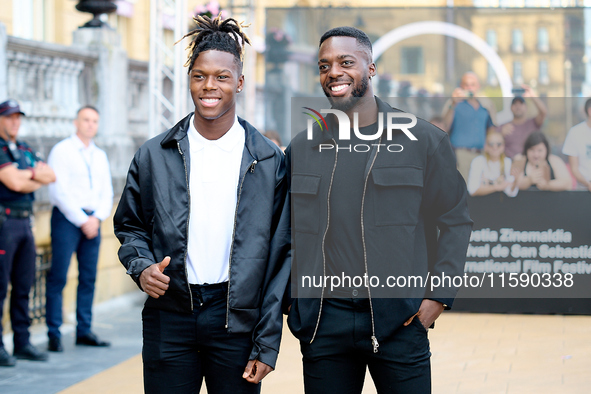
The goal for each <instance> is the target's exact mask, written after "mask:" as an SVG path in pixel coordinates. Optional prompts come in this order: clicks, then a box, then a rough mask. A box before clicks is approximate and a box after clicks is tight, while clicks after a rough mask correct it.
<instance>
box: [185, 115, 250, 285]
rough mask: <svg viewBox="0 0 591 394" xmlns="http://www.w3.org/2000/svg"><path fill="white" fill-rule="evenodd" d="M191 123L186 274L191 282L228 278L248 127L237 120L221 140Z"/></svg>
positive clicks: (201, 282) (217, 281)
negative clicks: (241, 166)
mask: <svg viewBox="0 0 591 394" xmlns="http://www.w3.org/2000/svg"><path fill="white" fill-rule="evenodd" d="M193 119H194V118H193V117H192V118H191V121H190V124H191V126H190V127H189V133H188V136H189V146H190V151H191V155H190V160H191V168H190V176H189V190H190V193H191V212H190V214H189V241H188V245H187V275H188V278H189V283H191V284H199V285H201V284H204V283H208V284H213V283H221V282H225V281H227V280H228V268H229V262H230V248H231V247H232V234H233V232H234V216H235V213H236V200H237V198H238V194H237V193H238V180H239V178H240V163H241V162H242V153H243V151H244V141H245V131H244V128H243V127H242V126H241V125H240V123H238V119H237V118H236V119H235V120H234V124H233V125H232V127H231V128H230V130H228V132H227V133H226V134H224V135H223V136H222V137H221V138H219V139H217V140H208V139H206V138H204V137H203V136H202V135H201V134H199V132H198V131H197V130H196V129H195V126H194V125H193Z"/></svg>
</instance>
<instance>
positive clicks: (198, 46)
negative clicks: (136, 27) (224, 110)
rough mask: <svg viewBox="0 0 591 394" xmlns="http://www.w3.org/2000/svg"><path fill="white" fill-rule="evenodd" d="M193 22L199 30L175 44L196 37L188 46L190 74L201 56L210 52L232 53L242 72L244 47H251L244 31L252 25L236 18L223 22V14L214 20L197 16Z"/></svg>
mask: <svg viewBox="0 0 591 394" xmlns="http://www.w3.org/2000/svg"><path fill="white" fill-rule="evenodd" d="M193 20H194V21H195V24H196V25H197V28H196V29H195V30H193V31H191V32H189V33H187V34H185V35H184V36H183V38H181V39H180V40H178V41H177V42H176V43H175V44H177V43H179V42H181V41H182V40H184V39H185V38H187V37H191V36H195V38H194V39H193V41H192V42H191V44H189V46H188V49H190V50H191V53H190V55H189V57H188V59H187V62H186V63H185V67H188V68H189V73H190V72H191V69H192V68H193V63H195V59H197V57H198V56H199V54H200V53H201V52H205V51H209V50H216V51H222V52H228V53H231V54H232V55H234V61H235V63H236V65H237V66H238V69H239V70H240V71H242V59H243V56H244V45H245V44H249V45H251V44H250V39H249V38H248V36H247V35H246V34H245V33H244V32H243V31H242V29H243V28H246V27H248V26H250V24H248V25H246V24H244V22H240V23H239V22H237V21H236V19H234V18H227V19H223V20H222V14H221V13H220V14H219V15H218V16H216V17H215V18H213V19H211V18H209V17H208V16H201V15H197V16H196V17H194V18H193Z"/></svg>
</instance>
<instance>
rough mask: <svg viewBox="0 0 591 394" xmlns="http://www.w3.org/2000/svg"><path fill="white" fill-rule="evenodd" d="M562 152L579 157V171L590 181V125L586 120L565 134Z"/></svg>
mask: <svg viewBox="0 0 591 394" xmlns="http://www.w3.org/2000/svg"><path fill="white" fill-rule="evenodd" d="M562 153H564V154H565V155H567V156H576V157H578V158H579V171H581V174H583V176H584V177H585V179H587V180H588V181H591V127H589V125H588V124H587V122H582V123H579V124H578V125H575V126H573V127H572V128H571V129H570V130H569V131H568V134H567V135H566V139H565V140H564V145H563V146H562Z"/></svg>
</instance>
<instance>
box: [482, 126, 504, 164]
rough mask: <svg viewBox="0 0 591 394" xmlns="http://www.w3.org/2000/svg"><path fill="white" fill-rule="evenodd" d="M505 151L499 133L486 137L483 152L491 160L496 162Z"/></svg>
mask: <svg viewBox="0 0 591 394" xmlns="http://www.w3.org/2000/svg"><path fill="white" fill-rule="evenodd" d="M504 149H505V141H504V140H503V136H502V135H501V134H500V133H496V132H495V133H490V134H489V135H488V136H487V137H486V145H485V146H484V151H485V152H486V153H487V154H488V156H489V157H490V158H491V159H492V160H495V161H496V160H498V159H499V158H500V157H501V154H502V153H503V151H504Z"/></svg>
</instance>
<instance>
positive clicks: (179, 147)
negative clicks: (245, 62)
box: [176, 141, 193, 310]
mask: <svg viewBox="0 0 591 394" xmlns="http://www.w3.org/2000/svg"><path fill="white" fill-rule="evenodd" d="M176 146H177V148H178V150H179V153H180V154H181V156H182V158H183V165H184V166H185V182H186V183H187V197H188V198H189V214H188V215H187V225H186V228H185V236H186V238H187V243H188V242H189V218H190V217H191V189H190V188H189V172H188V171H187V159H186V158H185V154H184V153H183V151H182V150H181V143H180V142H178V141H177V142H176ZM188 249H189V247H188V244H186V245H185V259H184V260H183V265H184V267H185V278H186V279H187V287H188V288H189V300H190V301H191V310H193V294H192V293H191V285H190V284H189V273H188V272H187V253H188Z"/></svg>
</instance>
